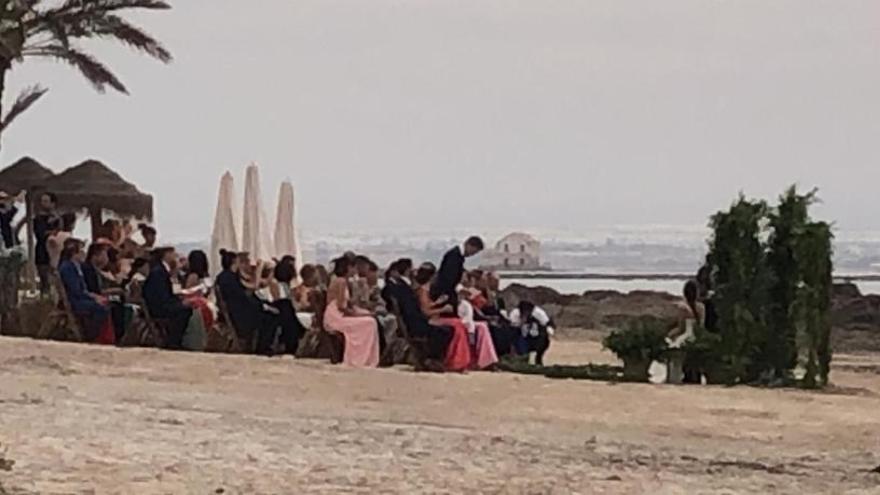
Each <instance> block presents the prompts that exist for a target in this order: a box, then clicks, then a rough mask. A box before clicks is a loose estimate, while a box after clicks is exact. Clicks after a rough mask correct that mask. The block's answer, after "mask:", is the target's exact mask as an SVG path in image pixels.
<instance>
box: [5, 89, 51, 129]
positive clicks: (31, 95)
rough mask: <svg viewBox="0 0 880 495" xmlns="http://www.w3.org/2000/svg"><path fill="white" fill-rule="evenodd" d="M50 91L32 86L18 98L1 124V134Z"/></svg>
mask: <svg viewBox="0 0 880 495" xmlns="http://www.w3.org/2000/svg"><path fill="white" fill-rule="evenodd" d="M48 91H49V90H48V89H46V88H44V87H42V86H39V85H37V86H31V87H29V88H27V89H25V90H24V91H22V92H21V94H19V95H18V98H16V100H15V103H13V104H12V107H11V108H10V109H9V112H8V113H7V114H6V116H5V117H3V121H2V122H0V132H3V131H5V130H6V128H7V127H9V125H10V124H12V122H13V121H14V120H15V119H16V118H17V117H19V116H20V115H21V114H23V113H24V112H26V111H27V110H28V109H29V108H30V107H31V105H33V104H34V103H36V102H37V100H39V99H40V98H42V97H43V95H45V94H46V93H47V92H48Z"/></svg>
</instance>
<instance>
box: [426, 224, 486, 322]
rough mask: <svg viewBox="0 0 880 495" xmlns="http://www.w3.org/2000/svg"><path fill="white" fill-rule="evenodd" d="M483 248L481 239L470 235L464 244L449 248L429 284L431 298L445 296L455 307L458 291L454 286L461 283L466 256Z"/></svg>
mask: <svg viewBox="0 0 880 495" xmlns="http://www.w3.org/2000/svg"><path fill="white" fill-rule="evenodd" d="M482 250H483V240H482V239H480V238H479V237H476V236H474V237H471V238H469V239H468V240H467V241H465V243H464V245H461V246H456V247H454V248H452V249H450V250H449V251H448V252H447V253H446V255H444V256H443V262H442V263H440V270H439V271H438V272H437V278H436V279H435V281H434V284H433V285H432V286H431V299H433V300H435V301H436V300H437V299H439V298H440V296H446V298H447V300H448V301H449V302H450V304H452V307H453V308H455V307H457V306H458V291H456V288H457V287H458V284H460V283H461V278H462V276H463V275H464V262H465V260H466V259H467V258H470V257H471V256H475V255H477V254H479V253H480V251H482Z"/></svg>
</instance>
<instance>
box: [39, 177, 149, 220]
mask: <svg viewBox="0 0 880 495" xmlns="http://www.w3.org/2000/svg"><path fill="white" fill-rule="evenodd" d="M46 188H47V190H50V191H52V192H53V193H55V194H56V195H57V196H58V203H59V204H60V205H61V206H62V207H63V208H65V209H81V208H82V209H87V210H88V211H89V215H90V216H91V218H92V237H97V236H98V233H99V232H100V231H101V223H102V220H103V219H102V218H101V217H102V212H103V210H110V211H112V212H114V213H116V214H117V215H120V216H123V217H135V218H138V219H146V220H152V218H153V197H152V196H150V195H149V194H145V193H143V192H141V191H140V190H139V189H138V188H137V186H135V185H134V184H131V183H130V182H127V181H126V180H125V179H123V178H122V177H120V176H119V174H117V173H116V172H114V171H113V170H111V169H110V168H108V167H107V166H106V165H104V164H103V163H101V162H99V161H97V160H87V161H85V162H83V163H81V164H79V165H76V166H74V167H71V168H69V169H67V170H65V171H64V172H61V173H60V174H58V175H56V176H55V177H52V178H51V179H49V180H48V181H47V183H46Z"/></svg>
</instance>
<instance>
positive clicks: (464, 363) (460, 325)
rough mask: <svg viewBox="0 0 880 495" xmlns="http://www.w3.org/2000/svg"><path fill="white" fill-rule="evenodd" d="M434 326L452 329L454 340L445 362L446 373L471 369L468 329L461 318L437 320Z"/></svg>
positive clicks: (450, 343) (451, 342) (433, 322)
mask: <svg viewBox="0 0 880 495" xmlns="http://www.w3.org/2000/svg"><path fill="white" fill-rule="evenodd" d="M431 323H432V324H434V325H438V326H444V327H450V328H452V340H451V341H450V342H449V348H448V349H447V350H446V359H445V360H444V361H443V365H444V368H446V371H465V370H467V369H468V368H470V367H471V361H472V358H471V346H470V344H469V343H468V333H467V327H465V326H464V322H463V321H461V318H436V319H434V320H432V321H431Z"/></svg>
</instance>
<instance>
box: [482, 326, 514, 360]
mask: <svg viewBox="0 0 880 495" xmlns="http://www.w3.org/2000/svg"><path fill="white" fill-rule="evenodd" d="M489 332H490V333H491V334H492V344H493V345H494V346H495V353H496V354H498V357H499V358H500V357H504V356H509V355H511V354H513V353H514V352H516V341H517V338H518V337H519V336H520V333H519V330H517V329H515V328H511V327H510V326H509V325H490V326H489Z"/></svg>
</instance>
